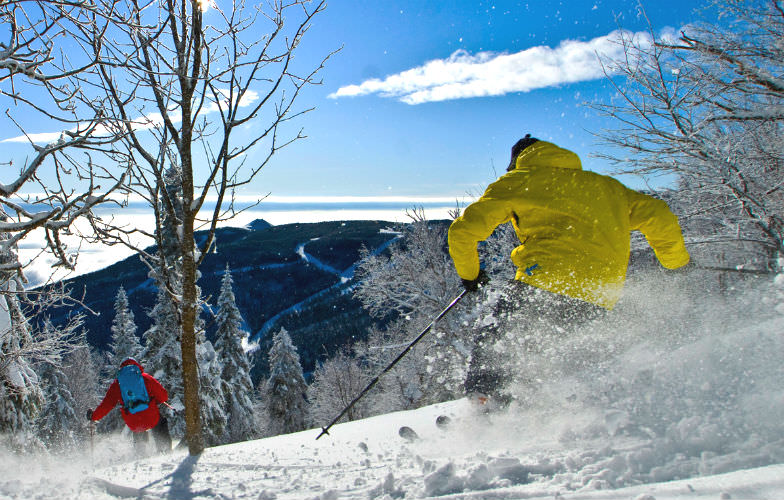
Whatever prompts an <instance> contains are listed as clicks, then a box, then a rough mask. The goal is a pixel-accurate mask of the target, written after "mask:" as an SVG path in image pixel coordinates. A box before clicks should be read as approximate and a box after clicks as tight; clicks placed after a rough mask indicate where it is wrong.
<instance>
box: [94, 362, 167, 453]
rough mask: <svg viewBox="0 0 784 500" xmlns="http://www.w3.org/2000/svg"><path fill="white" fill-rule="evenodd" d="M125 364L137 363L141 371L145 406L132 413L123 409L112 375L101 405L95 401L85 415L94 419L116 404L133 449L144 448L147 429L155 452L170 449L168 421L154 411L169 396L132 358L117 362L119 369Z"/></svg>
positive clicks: (118, 385) (136, 364)
mask: <svg viewBox="0 0 784 500" xmlns="http://www.w3.org/2000/svg"><path fill="white" fill-rule="evenodd" d="M128 365H135V366H137V367H138V368H139V371H140V372H141V376H142V378H143V380H144V387H145V388H146V390H147V396H148V404H147V407H146V408H145V409H143V410H140V411H136V412H131V411H129V410H128V409H127V408H125V404H123V397H122V394H121V391H120V383H119V382H118V380H117V379H116V378H115V379H114V381H113V382H112V384H111V385H110V386H109V390H107V391H106V396H104V398H103V401H101V404H99V405H98V407H97V408H96V409H95V410H94V411H92V410H88V411H87V417H88V418H89V419H90V420H92V421H96V422H97V421H98V420H101V419H102V418H103V417H105V416H106V415H107V414H108V413H109V412H110V411H111V410H112V408H114V407H115V406H116V405H117V404H118V403H119V404H120V413H121V414H122V418H123V421H125V425H127V426H128V428H129V429H130V430H131V431H132V432H133V443H134V448H135V449H136V450H137V451H141V450H142V449H143V448H144V447H146V443H147V441H148V439H149V438H148V436H147V431H148V430H150V429H152V435H153V438H154V439H155V447H156V449H157V450H158V452H162V451H171V436H170V435H169V424H168V422H167V420H166V417H164V416H163V415H161V413H160V411H159V410H158V403H165V402H166V401H167V400H168V399H169V394H168V392H166V389H164V388H163V386H162V385H161V383H160V382H158V381H157V380H156V379H155V377H153V376H152V375H150V374H149V373H145V372H144V368H143V367H142V365H141V364H140V363H139V362H138V361H136V360H135V359H133V358H127V359H125V360H124V361H123V362H122V363H121V364H120V369H122V368H123V367H125V366H128Z"/></svg>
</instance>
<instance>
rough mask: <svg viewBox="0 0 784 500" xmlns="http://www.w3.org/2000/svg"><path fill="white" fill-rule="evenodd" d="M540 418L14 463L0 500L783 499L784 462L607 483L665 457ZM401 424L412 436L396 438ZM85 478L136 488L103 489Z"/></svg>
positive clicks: (455, 418) (455, 409)
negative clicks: (195, 451)
mask: <svg viewBox="0 0 784 500" xmlns="http://www.w3.org/2000/svg"><path fill="white" fill-rule="evenodd" d="M439 415H448V416H450V417H451V418H452V425H451V426H450V428H448V429H446V430H442V429H441V428H439V427H437V426H436V424H435V420H436V418H437V417H438V416H439ZM540 417H541V415H540V416H535V415H526V414H525V413H517V412H515V411H510V412H508V413H506V414H502V415H497V416H491V417H486V416H482V415H477V414H476V412H475V411H474V409H473V408H471V406H470V404H469V403H468V402H467V401H466V400H460V401H455V402H450V403H444V404H438V405H434V406H430V407H427V408H422V409H419V410H414V411H409V412H399V413H393V414H389V415H383V416H378V417H374V418H370V419H367V420H363V421H358V422H351V423H347V424H342V425H338V426H336V427H335V428H334V429H333V431H332V433H331V435H330V436H325V437H322V438H321V439H320V440H318V441H316V439H315V437H316V436H317V435H318V431H317V430H309V431H305V432H300V433H297V434H292V435H287V436H278V437H274V438H269V439H263V440H258V441H253V442H247V443H240V444H234V445H228V446H222V447H216V448H211V449H208V450H206V451H205V452H204V453H203V454H202V455H201V456H200V457H198V458H191V457H188V456H187V455H186V454H184V453H174V454H172V455H168V456H162V457H155V458H150V459H147V460H142V461H138V462H129V463H121V464H117V465H115V466H112V467H109V468H105V469H97V470H95V471H94V472H91V471H90V470H89V461H88V460H85V461H82V462H78V461H77V462H74V461H70V460H69V461H68V462H66V463H60V464H58V463H55V462H52V463H49V464H48V465H46V464H41V463H40V462H39V463H38V464H36V465H32V464H29V463H28V464H26V466H25V469H26V470H25V472H24V473H22V471H20V470H18V469H17V467H19V466H20V465H21V464H19V463H16V464H15V465H14V466H13V469H15V470H13V472H15V473H17V474H20V475H19V476H17V477H15V478H13V479H10V478H9V477H8V476H7V475H5V474H4V477H3V479H0V498H2V499H5V498H39V499H50V498H52V499H54V498H61V499H64V498H74V499H76V498H81V499H84V498H95V499H104V498H115V497H117V496H118V495H131V496H137V495H136V494H137V493H138V495H139V497H140V498H170V499H195V498H219V499H226V498H231V499H242V498H248V499H253V500H256V499H260V500H265V499H279V500H287V499H298V500H299V499H319V500H333V499H340V498H355V499H372V498H382V499H390V498H433V497H442V496H447V497H448V498H477V499H523V498H543V499H544V498H547V499H552V498H563V499H575V500H576V499H596V500H598V499H639V500H643V499H646V500H650V499H656V500H669V499H676V498H679V499H680V498H684V499H685V498H688V499H716V500H719V499H729V498H731V499H743V498H747V499H765V498H767V499H775V498H784V465H771V466H766V467H758V468H751V469H746V470H740V471H737V472H731V473H726V474H718V475H709V476H704V477H696V478H690V479H686V480H672V481H662V482H654V483H650V484H644V485H637V486H631V487H626V488H620V489H612V488H611V485H610V482H612V478H613V477H619V476H622V475H624V474H628V473H630V472H633V471H635V470H637V469H639V468H640V467H641V465H642V464H641V462H642V461H643V460H649V461H651V462H653V463H656V462H657V461H661V460H664V456H665V454H660V455H657V454H656V453H655V452H653V451H652V448H651V444H652V443H651V441H649V440H644V439H638V438H629V437H628V436H625V437H609V438H607V437H605V438H599V439H594V440H573V441H569V442H564V441H563V440H560V441H559V440H558V436H559V433H560V432H562V431H563V429H565V428H567V427H570V426H573V425H574V423H575V421H577V420H580V418H578V417H575V419H574V420H573V419H572V418H570V417H569V416H568V415H562V416H560V417H556V418H551V419H546V420H542V419H541V418H540ZM403 425H406V426H410V427H411V428H412V429H414V430H415V432H416V433H417V434H418V436H419V439H418V440H416V441H413V442H410V441H407V440H405V439H403V438H401V437H400V436H399V435H398V430H399V428H400V427H401V426H403ZM646 450H647V451H646ZM100 453H101V452H99V454H100ZM632 457H637V460H636V461H635V460H634V459H633V458H632ZM737 458H738V460H737V461H736V465H737V466H738V467H743V466H744V465H746V466H751V467H753V466H754V465H755V463H754V462H755V460H754V457H753V454H751V453H750V454H746V460H747V461H746V463H745V464H744V463H742V461H741V458H740V456H738V457H737ZM659 465H660V466H661V467H667V466H668V464H667V463H659ZM42 467H43V470H42ZM5 470H6V471H8V469H7V468H6V469H5ZM89 476H93V477H99V478H102V479H105V480H106V481H109V482H110V483H111V484H114V485H122V486H125V487H132V488H136V489H138V491H133V490H127V489H126V490H123V489H112V490H111V491H113V492H114V494H109V493H107V492H106V490H105V488H104V486H105V484H104V485H103V486H99V485H96V484H95V483H94V482H92V481H91V480H89V479H88V477H89Z"/></svg>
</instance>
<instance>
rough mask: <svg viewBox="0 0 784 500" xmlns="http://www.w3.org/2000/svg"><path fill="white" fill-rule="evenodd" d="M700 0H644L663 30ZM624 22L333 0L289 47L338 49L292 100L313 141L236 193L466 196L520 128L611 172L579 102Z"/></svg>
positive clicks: (539, 9) (573, 10)
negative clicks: (315, 81)
mask: <svg viewBox="0 0 784 500" xmlns="http://www.w3.org/2000/svg"><path fill="white" fill-rule="evenodd" d="M222 1H223V0H217V2H218V4H220V3H221V2H222ZM699 6H700V2H698V1H695V0H681V1H673V0H659V1H648V2H646V3H645V4H643V7H644V9H645V13H646V15H647V17H648V19H650V21H651V23H652V25H653V26H654V28H655V29H656V30H657V31H660V30H664V29H678V28H680V27H682V26H684V25H686V24H688V23H690V22H693V21H695V20H696V19H698V14H696V13H695V9H697V8H698V7H699ZM209 15H210V14H209V13H208V16H209ZM214 15H217V13H214ZM207 22H209V17H208V18H207ZM619 28H623V29H625V30H630V31H633V32H638V31H641V30H646V28H647V24H646V21H645V18H644V17H643V16H642V15H641V9H640V6H639V5H638V4H637V3H636V2H629V1H623V0H589V1H584V0H572V1H559V2H555V1H551V2H528V1H498V2H481V1H452V2H448V1H440V2H423V1H421V0H402V1H401V0H397V1H385V2H379V1H367V0H364V1H362V0H332V1H330V2H329V4H328V6H327V8H326V10H325V11H324V12H323V13H322V14H321V15H319V16H316V18H315V19H314V21H313V25H312V27H311V29H310V31H309V32H308V33H307V35H306V37H305V40H304V42H303V44H302V45H301V46H300V48H299V49H298V52H297V59H296V64H299V65H300V68H307V69H308V70H310V69H312V68H313V65H314V64H317V62H318V61H320V59H321V58H322V57H323V56H324V55H325V54H327V53H328V52H330V51H332V50H335V49H338V48H341V50H340V51H339V52H338V53H337V54H336V55H335V56H334V57H333V58H332V59H331V60H330V61H328V63H327V65H326V67H325V69H324V70H323V72H322V74H321V76H322V78H323V85H320V86H315V87H311V88H309V89H308V90H307V91H306V92H305V93H304V94H303V95H302V96H301V99H300V101H299V104H300V109H305V108H310V107H313V108H315V109H314V110H313V111H312V112H310V113H308V114H306V115H305V116H304V117H302V118H301V119H299V120H298V121H296V122H295V123H294V126H295V127H297V129H298V128H300V127H302V128H303V130H304V133H305V134H306V135H307V136H308V138H307V139H306V140H304V141H300V142H297V143H295V144H294V145H293V146H291V147H290V148H288V149H286V150H283V151H282V152H280V153H279V154H278V155H277V156H276V157H275V158H274V159H273V160H272V162H271V164H269V165H268V166H267V167H265V169H264V170H263V171H262V172H261V174H260V175H259V176H258V178H257V179H256V180H255V181H254V182H253V183H252V184H250V185H249V186H247V188H246V189H245V190H244V191H243V193H241V194H242V195H245V196H248V197H251V198H253V197H257V196H260V195H265V194H272V195H274V196H276V197H302V196H307V197H317V198H322V197H331V196H338V197H345V196H363V197H367V196H371V197H379V196H384V197H386V196H392V197H397V198H406V197H438V198H444V197H447V198H460V197H462V198H468V199H470V196H472V195H473V196H476V195H477V194H479V193H481V192H482V190H483V188H484V186H486V185H487V183H488V182H490V181H492V180H493V179H494V178H495V177H497V175H499V174H500V173H502V172H503V168H504V166H505V165H506V164H507V163H508V161H509V158H508V156H509V149H510V147H511V145H512V144H513V143H514V142H515V141H516V140H517V139H519V138H520V137H521V136H523V135H524V134H525V133H528V132H530V133H532V134H533V135H534V136H535V137H538V138H540V139H543V140H550V141H553V142H555V143H557V144H559V145H560V146H562V147H566V148H569V149H572V150H574V151H575V152H577V153H578V154H579V155H580V156H581V158H582V159H583V164H584V167H585V168H587V169H590V170H594V171H599V172H607V171H608V165H606V164H605V163H603V162H602V161H599V160H596V159H593V158H591V156H590V154H591V153H593V152H596V151H597V150H599V148H600V147H601V146H600V145H598V144H597V140H596V139H595V138H594V137H593V136H592V134H591V132H597V131H599V130H601V129H602V128H605V127H612V123H609V122H607V121H606V120H603V119H602V118H600V117H599V116H597V114H596V113H595V112H594V111H593V110H591V109H590V108H588V107H586V106H585V103H586V102H595V101H599V100H607V99H609V98H611V96H612V95H613V92H612V90H611V89H610V88H609V85H608V83H607V81H606V79H605V78H604V77H603V76H602V74H601V70H600V67H599V64H598V62H597V58H596V54H597V52H599V53H603V54H604V53H607V52H608V51H612V50H614V49H615V50H617V46H615V45H614V44H612V43H610V42H608V37H609V35H610V34H611V33H612V32H613V31H615V30H618V29H619ZM18 109H20V108H13V109H11V110H10V113H11V114H12V116H14V119H15V120H17V121H18V122H19V123H20V124H21V125H22V126H23V127H25V130H26V131H27V132H29V133H33V134H36V133H41V132H47V133H52V132H55V131H54V130H52V129H51V124H44V123H35V120H37V119H39V118H40V116H39V115H36V114H35V113H32V114H29V113H19V112H17V110H18ZM55 135H56V133H55ZM18 136H19V131H18V129H17V128H16V126H15V125H14V124H13V123H12V122H11V121H10V120H3V122H2V123H0V143H2V142H5V144H4V146H5V147H6V151H10V154H12V155H14V156H16V155H17V153H18V154H19V155H27V154H29V147H28V146H27V145H22V144H13V143H9V142H8V141H7V139H9V138H13V137H18ZM46 140H47V141H48V140H52V139H51V138H48V139H46ZM14 159H15V160H16V158H14ZM251 161H252V159H251ZM21 163H22V162H20V161H15V164H21ZM622 180H623V181H624V182H626V183H627V184H630V185H632V187H638V186H635V185H634V184H635V182H636V181H635V180H634V179H622ZM638 184H639V182H638ZM466 195H468V196H466Z"/></svg>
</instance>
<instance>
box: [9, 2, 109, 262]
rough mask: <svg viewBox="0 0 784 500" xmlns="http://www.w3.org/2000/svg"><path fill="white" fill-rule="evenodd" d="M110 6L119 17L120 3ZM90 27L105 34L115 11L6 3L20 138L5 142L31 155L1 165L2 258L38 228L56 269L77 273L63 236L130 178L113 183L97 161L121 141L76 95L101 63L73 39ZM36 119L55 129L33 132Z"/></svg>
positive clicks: (12, 117) (12, 109) (12, 113)
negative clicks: (78, 81)
mask: <svg viewBox="0 0 784 500" xmlns="http://www.w3.org/2000/svg"><path fill="white" fill-rule="evenodd" d="M105 8H106V9H107V11H108V12H111V10H112V8H113V5H112V4H111V2H110V3H108V4H107V5H106V6H105ZM89 22H91V23H93V25H94V29H95V30H96V31H97V32H103V31H104V30H105V29H106V27H107V26H108V25H109V24H110V23H111V22H112V21H111V20H110V14H107V13H106V12H103V11H101V10H100V9H96V8H93V7H91V6H88V5H86V4H84V5H83V4H80V3H76V2H66V1H57V0H52V1H32V0H11V1H6V2H2V4H0V26H1V27H0V70H2V74H0V103H2V105H3V106H4V107H5V111H4V112H5V115H6V117H7V118H8V120H9V121H10V122H12V123H14V124H16V126H17V128H18V130H19V135H18V136H17V137H12V138H6V139H5V140H4V142H7V143H20V144H24V145H26V147H27V148H28V156H26V157H23V158H21V157H20V158H17V157H15V156H14V155H12V154H10V153H7V156H6V157H5V158H0V165H2V166H4V167H8V168H3V171H4V172H6V174H5V175H8V173H10V178H9V177H6V178H5V179H2V182H0V232H3V233H6V234H8V235H9V237H8V238H6V239H4V240H3V242H2V248H0V253H7V252H8V249H10V248H12V247H15V246H16V245H17V244H18V243H19V241H20V240H22V239H23V238H25V237H28V236H29V235H30V233H31V232H33V231H35V230H36V229H38V230H42V231H43V232H44V235H45V247H46V248H47V249H48V250H49V251H50V252H51V253H52V254H53V255H54V257H55V259H56V265H57V266H64V267H66V268H69V269H72V268H73V266H74V264H75V262H76V256H77V253H75V252H73V251H69V249H68V248H67V246H66V245H65V244H64V242H63V239H62V235H63V234H70V231H71V228H72V226H73V224H74V222H75V221H76V220H77V219H79V218H81V217H89V216H90V215H91V211H92V210H93V209H94V208H95V207H96V206H98V205H99V204H101V203H105V202H107V201H109V196H110V194H111V193H112V191H114V190H115V189H116V188H117V187H118V186H119V185H121V184H122V181H123V180H124V179H123V177H122V176H119V177H118V178H115V179H111V178H110V177H109V176H108V175H107V172H106V169H105V168H104V167H101V166H100V165H98V164H96V163H95V162H94V161H93V157H92V155H91V151H93V150H95V149H96V148H99V147H105V146H106V145H108V144H111V142H112V141H114V140H115V139H116V137H115V136H114V135H113V134H110V133H107V129H106V127H105V126H104V125H105V118H104V117H103V116H102V115H101V113H100V112H96V110H93V109H88V108H84V107H80V106H78V105H77V99H76V98H75V88H74V77H76V76H78V75H81V77H82V78H87V76H86V75H88V74H90V73H91V72H92V71H93V70H94V69H95V67H96V64H97V59H96V58H95V57H92V56H91V55H89V54H87V53H84V52H79V51H72V50H71V51H69V48H70V47H71V45H72V42H71V41H70V38H71V36H72V35H73V34H75V33H77V32H78V30H79V28H80V26H81V25H83V24H85V23H89ZM28 116H32V117H33V118H34V119H36V120H39V121H40V122H41V123H45V124H47V125H48V126H50V127H53V129H54V131H53V132H52V133H46V134H32V133H30V132H29V131H28V130H27V125H26V124H27V123H29V120H28V119H27V117H28ZM17 149H18V148H17ZM77 155H79V156H77ZM19 156H21V155H19ZM5 175H4V176H5ZM116 177H117V176H116ZM102 182H103V185H102V184H101V183H102ZM2 267H3V269H4V270H8V269H13V270H19V271H21V268H22V263H20V262H4V263H3V264H2Z"/></svg>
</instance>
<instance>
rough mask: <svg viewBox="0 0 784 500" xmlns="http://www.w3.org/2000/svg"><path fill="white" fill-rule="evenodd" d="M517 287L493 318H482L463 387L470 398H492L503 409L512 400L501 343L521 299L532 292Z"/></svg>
mask: <svg viewBox="0 0 784 500" xmlns="http://www.w3.org/2000/svg"><path fill="white" fill-rule="evenodd" d="M516 283H517V282H511V283H509V284H507V285H506V286H505V287H504V288H503V290H501V292H500V296H499V297H498V299H497V301H496V303H495V305H494V306H493V307H492V309H491V311H492V313H491V315H490V316H489V317H484V318H480V320H479V327H478V331H477V332H476V335H475V337H474V347H473V349H472V350H471V359H470V361H469V365H468V373H467V374H466V379H465V382H464V384H463V385H464V388H465V392H466V394H468V395H469V396H471V395H479V396H480V397H491V398H494V399H496V400H497V401H500V402H501V403H502V404H503V405H506V404H508V402H509V400H510V398H509V397H508V396H506V395H504V392H503V388H504V385H505V384H506V383H507V382H508V378H509V367H508V362H507V361H508V360H507V359H506V355H505V354H504V353H505V352H506V349H505V346H504V345H499V343H501V341H502V339H503V337H504V335H505V333H506V331H507V329H508V327H509V322H510V316H511V314H512V313H513V312H514V311H515V310H516V309H517V308H518V305H519V303H520V301H521V300H522V297H521V295H524V294H526V293H528V290H526V289H525V288H520V287H519V286H518V285H517V284H516Z"/></svg>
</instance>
